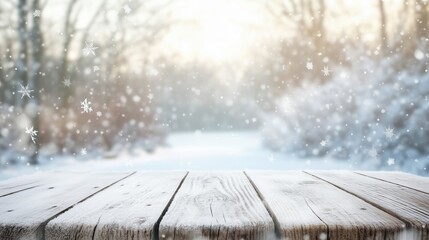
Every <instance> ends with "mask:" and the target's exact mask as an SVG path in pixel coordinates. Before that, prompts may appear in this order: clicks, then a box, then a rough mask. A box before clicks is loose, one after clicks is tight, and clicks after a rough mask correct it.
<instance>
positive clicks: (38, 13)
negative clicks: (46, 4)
mask: <svg viewBox="0 0 429 240" xmlns="http://www.w3.org/2000/svg"><path fill="white" fill-rule="evenodd" d="M41 14H42V11H40V10H39V9H36V10H34V12H33V17H40V15H41Z"/></svg>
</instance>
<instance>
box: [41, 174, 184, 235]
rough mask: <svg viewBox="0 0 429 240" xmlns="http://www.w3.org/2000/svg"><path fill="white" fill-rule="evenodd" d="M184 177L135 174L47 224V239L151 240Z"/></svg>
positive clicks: (177, 175) (178, 175)
mask: <svg viewBox="0 0 429 240" xmlns="http://www.w3.org/2000/svg"><path fill="white" fill-rule="evenodd" d="M185 175H186V172H164V173H153V172H152V173H150V172H142V173H136V174H134V175H132V176H130V177H128V178H126V179H124V180H123V181H121V182H119V183H118V184H115V185H113V186H111V187H109V188H107V189H105V190H104V191H102V192H100V193H98V194H96V195H95V196H93V197H91V198H89V199H87V200H85V201H83V202H82V203H80V204H78V205H77V206H75V207H73V208H72V209H70V210H68V211H67V212H65V213H63V214H61V215H60V216H58V217H57V218H55V219H53V220H52V221H50V222H49V223H48V224H47V226H46V230H45V234H46V239H48V240H49V239H52V240H57V239H64V240H65V239H76V238H77V239H100V240H101V239H130V240H131V239H152V237H153V236H154V233H153V232H152V230H153V229H154V226H155V224H156V223H157V221H158V220H159V218H160V217H161V215H162V213H163V211H164V209H166V207H167V205H168V203H169V201H170V200H171V199H172V197H173V195H174V193H175V191H176V190H177V189H178V187H179V185H180V183H181V182H182V181H183V179H184V177H185Z"/></svg>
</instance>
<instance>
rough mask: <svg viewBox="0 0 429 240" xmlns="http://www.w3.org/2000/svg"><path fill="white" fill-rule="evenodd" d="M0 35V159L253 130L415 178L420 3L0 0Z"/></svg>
mask: <svg viewBox="0 0 429 240" xmlns="http://www.w3.org/2000/svg"><path fill="white" fill-rule="evenodd" d="M204 6H206V7H204ZM0 36H1V38H0V112H1V115H0V116H1V118H0V153H1V154H0V167H6V166H9V165H14V164H38V163H41V162H43V161H46V160H47V159H49V158H50V157H51V156H53V155H76V156H77V155H79V156H85V155H87V154H89V155H91V154H94V155H103V154H106V153H109V152H114V151H115V149H120V148H128V149H132V148H136V147H139V148H144V149H146V151H148V152H153V151H155V150H156V148H157V146H159V145H163V144H165V137H166V136H167V134H169V133H171V132H174V131H195V130H198V131H224V130H245V129H260V131H261V132H262V134H263V138H264V144H265V145H266V147H268V148H270V149H273V150H275V151H283V152H285V153H293V154H294V155H296V156H300V157H308V156H320V157H322V156H330V157H335V158H339V159H355V161H361V160H368V159H369V160H371V161H372V164H374V165H375V166H377V167H379V168H383V167H386V166H391V165H394V166H395V167H396V169H402V168H407V169H411V170H412V171H415V172H419V173H421V172H427V171H428V170H427V169H428V167H429V166H428V164H429V160H428V156H429V148H428V147H427V146H429V121H428V120H429V102H428V95H429V82H428V81H429V76H428V73H427V68H428V63H427V62H428V58H429V52H428V51H427V49H428V44H429V43H428V37H429V8H428V3H427V1H425V0H410V1H407V0H392V1H384V0H377V1H372V0H365V1H358V2H357V1H340V0H338V1H335V0H316V1H311V0H275V1H252V2H247V1H244V0H234V1H213V0H204V1H192V0H158V1H152V0H146V1H142V0H123V1H110V0H96V1H83V0H16V1H15V0H2V2H1V3H0ZM199 37H201V38H199ZM207 39H208V40H207ZM200 44H201V45H200Z"/></svg>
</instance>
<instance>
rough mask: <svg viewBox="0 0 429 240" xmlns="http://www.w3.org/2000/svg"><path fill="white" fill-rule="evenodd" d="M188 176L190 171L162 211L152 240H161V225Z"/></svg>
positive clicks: (154, 228)
mask: <svg viewBox="0 0 429 240" xmlns="http://www.w3.org/2000/svg"><path fill="white" fill-rule="evenodd" d="M188 174H189V171H188V172H186V174H185V176H184V177H183V178H182V180H181V181H180V183H179V185H178V186H177V189H176V191H174V193H173V196H171V198H170V200H169V201H168V203H167V205H166V206H165V208H164V210H163V211H162V213H161V215H160V216H159V218H158V221H156V223H155V225H154V226H153V237H152V239H154V240H159V225H160V224H161V221H162V218H163V217H164V216H165V214H166V213H167V211H168V208H169V207H170V205H171V203H172V202H173V200H174V197H175V196H176V194H177V192H178V191H179V189H180V188H181V187H182V184H183V182H184V181H185V179H186V177H187V176H188Z"/></svg>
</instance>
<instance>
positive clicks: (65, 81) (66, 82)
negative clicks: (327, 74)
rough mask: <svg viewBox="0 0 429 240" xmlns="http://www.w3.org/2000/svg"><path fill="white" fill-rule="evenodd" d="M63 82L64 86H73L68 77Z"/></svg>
mask: <svg viewBox="0 0 429 240" xmlns="http://www.w3.org/2000/svg"><path fill="white" fill-rule="evenodd" d="M63 84H64V86H66V87H70V86H71V81H70V78H66V79H64V81H63Z"/></svg>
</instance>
